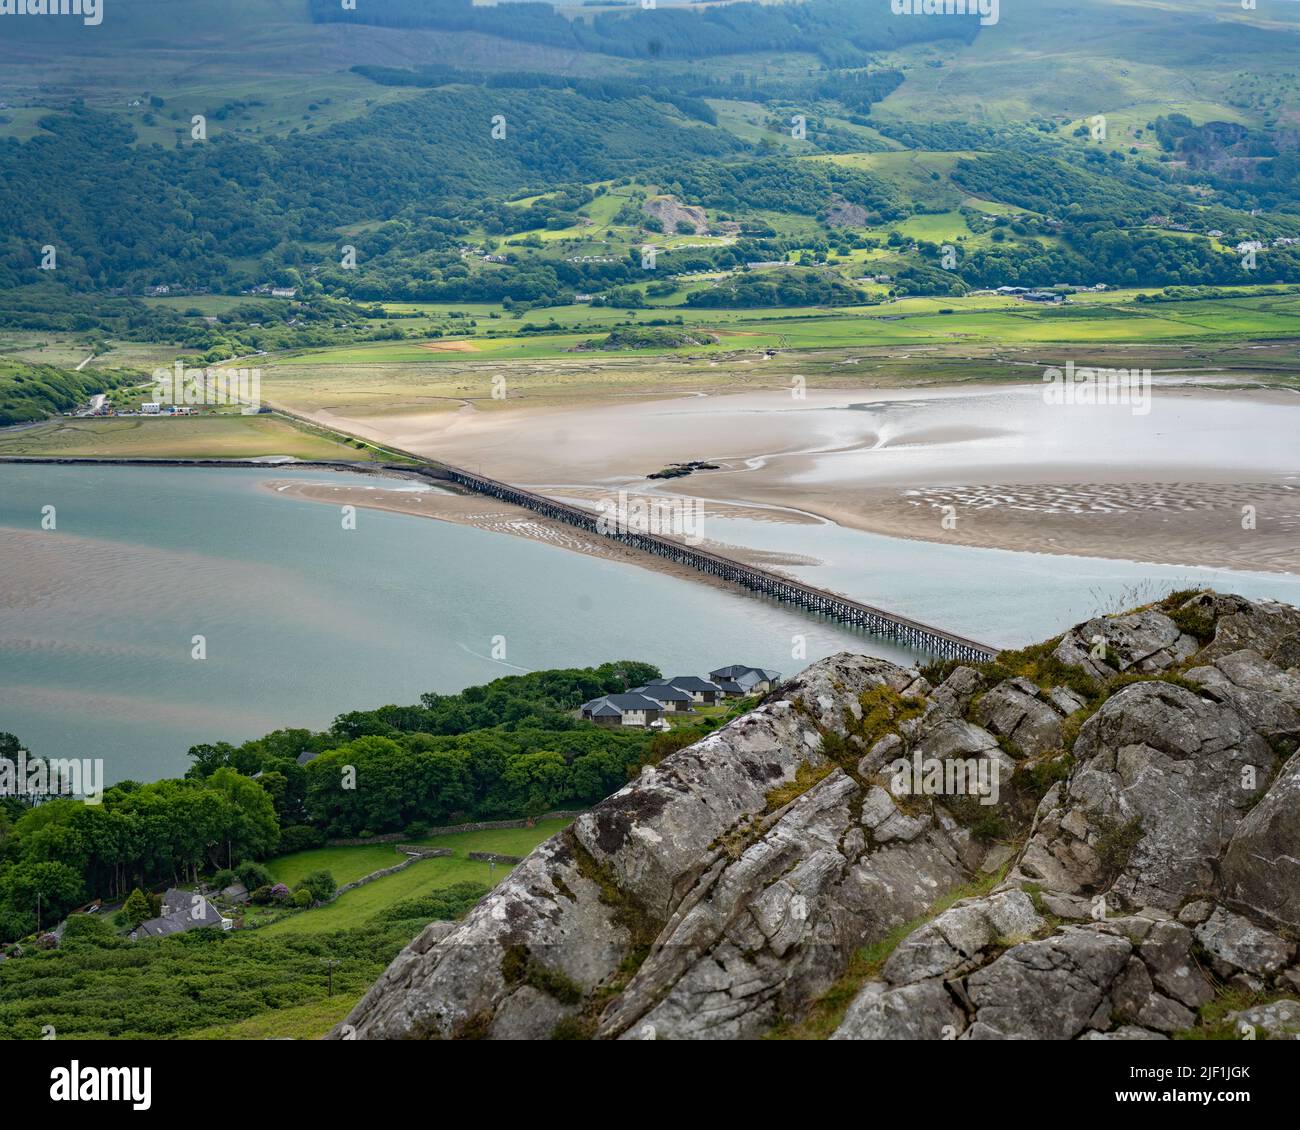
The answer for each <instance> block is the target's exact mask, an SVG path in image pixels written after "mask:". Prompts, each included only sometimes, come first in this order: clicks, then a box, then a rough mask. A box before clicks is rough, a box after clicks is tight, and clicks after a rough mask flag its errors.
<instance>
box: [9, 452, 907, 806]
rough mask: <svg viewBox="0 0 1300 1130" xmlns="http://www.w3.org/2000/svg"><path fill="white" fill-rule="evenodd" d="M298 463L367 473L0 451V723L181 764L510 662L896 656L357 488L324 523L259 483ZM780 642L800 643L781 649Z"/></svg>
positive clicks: (76, 748)
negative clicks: (86, 460) (11, 456)
mask: <svg viewBox="0 0 1300 1130" xmlns="http://www.w3.org/2000/svg"><path fill="white" fill-rule="evenodd" d="M300 477H301V478H307V479H310V480H311V481H313V482H331V481H338V482H340V483H344V484H346V485H349V486H355V485H357V483H358V482H359V481H367V480H359V479H358V477H357V476H355V475H349V474H346V473H337V474H334V473H329V472H322V471H316V470H313V471H306V470H298V471H294V470H290V469H288V468H284V467H275V468H273V469H268V470H260V469H242V468H215V469H213V468H199V467H157V468H154V467H120V466H119V467H109V466H105V467H88V466H55V465H42V466H35V465H30V466H18V465H8V466H0V731H8V732H11V733H14V734H17V735H18V737H19V738H20V739H21V741H22V742H23V743H24V745H25V746H26V747H27V748H29V749H30V750H31V751H32V752H33V753H34V754H37V755H40V756H47V757H74V756H75V757H102V758H104V761H105V778H106V780H108V781H110V782H111V781H114V780H121V779H123V778H131V779H136V780H152V779H156V778H158V777H164V776H172V775H177V774H179V773H181V772H183V771H184V770H185V768H186V767H187V766H188V764H189V761H188V759H187V757H186V750H187V749H188V748H189V747H190V746H191V745H194V744H198V743H201V742H212V741H218V740H225V741H240V740H244V739H247V738H250V737H258V736H260V735H262V734H264V733H267V732H269V731H270V730H274V729H278V728H283V727H291V726H294V727H296V726H302V727H311V728H324V727H327V726H328V725H329V724H330V722H331V721H332V720H333V718H334V717H335V716H336V715H337V714H340V713H343V712H345V711H349V710H359V709H368V708H373V707H377V706H381V705H383V704H385V703H412V702H416V701H417V700H418V698H419V696H420V694H422V693H423V692H425V691H438V692H443V693H447V692H452V691H456V690H460V689H461V688H463V687H465V686H469V685H473V684H476V683H484V682H488V681H490V680H492V679H495V678H500V677H501V676H503V675H510V674H518V673H520V672H521V671H529V670H536V669H541V668H548V667H582V666H587V665H589V664H598V663H604V662H607V661H609V660H615V659H640V660H645V661H647V662H650V663H654V664H656V665H658V666H659V667H660V668H661V669H662V670H663V671H664V673H665V674H670V675H677V674H687V673H689V674H704V673H706V672H707V671H709V670H711V669H713V668H716V667H721V666H724V665H726V664H730V663H748V664H753V665H757V666H763V667H769V668H775V669H776V670H778V671H782V672H786V673H790V672H793V671H795V670H798V669H800V668H802V667H803V666H805V665H806V663H807V662H811V661H812V660H814V659H817V658H821V657H822V656H825V655H829V654H832V653H834V652H836V651H841V650H845V649H851V650H859V651H861V650H867V649H869V650H871V651H872V652H873V653H875V654H879V655H884V656H886V657H889V658H895V659H900V660H902V661H904V662H906V661H909V660H910V658H911V657H910V656H909V655H908V654H907V653H904V652H902V651H899V650H898V649H895V648H891V647H890V646H888V645H885V644H876V643H873V642H871V641H868V640H866V639H865V638H864V637H862V636H860V635H858V634H856V633H852V632H849V631H846V630H842V629H839V628H837V627H835V626H834V625H831V624H828V623H825V622H820V621H816V620H811V619H809V618H807V617H804V616H802V615H800V614H798V613H797V612H795V611H794V610H792V609H785V608H783V607H781V606H779V605H775V604H770V603H766V602H763V601H759V600H754V599H751V598H748V597H745V596H742V595H740V594H733V593H730V592H724V591H720V590H718V589H715V588H711V587H709V586H706V585H701V584H696V583H694V582H691V581H686V580H681V579H678V578H675V577H669V576H664V575H661V574H658V573H656V572H653V571H651V570H649V569H644V568H640V567H637V566H633V565H627V564H624V563H616V562H609V561H602V560H600V559H597V558H593V557H588V556H584V555H581V554H576V553H572V552H569V551H567V550H563V549H559V548H555V547H552V546H547V545H542V544H538V543H536V542H533V541H529V540H527V539H524V538H518V537H512V536H509V535H505V534H499V533H492V532H487V531H483V530H477V529H474V528H472V527H468V526H461V525H453V524H451V523H447V522H439V521H430V520H429V519H425V518H419V517H408V516H406V515H401V514H393V513H385V512H381V511H375V510H364V509H363V510H359V511H358V512H357V515H356V528H355V529H351V530H349V529H344V528H343V527H344V524H343V521H342V516H341V513H340V510H339V508H338V507H332V506H327V505H322V504H320V503H316V502H310V501H305V500H298V499H294V498H290V497H287V496H280V495H277V494H275V493H273V492H270V491H267V490H266V489H265V488H264V487H263V486H262V485H261V484H263V483H264V482H266V481H267V480H270V479H276V480H285V479H293V478H300ZM376 481H377V480H376ZM385 485H388V486H395V487H399V488H400V487H404V486H409V487H411V489H419V488H417V487H416V486H415V484H410V483H407V482H405V481H403V480H389V481H388V482H387V483H386V484H385ZM51 506H52V507H53V508H54V510H53V521H54V527H55V528H54V529H45V528H42V516H43V513H48V511H44V510H43V508H45V507H51ZM46 524H48V521H47V523H46ZM800 636H802V637H803V642H802V644H800V641H799V640H798V639H797V637H800ZM196 637H202V639H201V641H196ZM200 648H201V651H200V650H199V649H200ZM800 648H802V649H803V650H806V659H804V658H799V659H795V658H792V651H795V650H796V649H800ZM198 654H202V655H203V656H204V657H203V658H195V657H194V656H195V655H198Z"/></svg>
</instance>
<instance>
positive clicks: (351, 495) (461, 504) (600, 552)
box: [262, 479, 818, 584]
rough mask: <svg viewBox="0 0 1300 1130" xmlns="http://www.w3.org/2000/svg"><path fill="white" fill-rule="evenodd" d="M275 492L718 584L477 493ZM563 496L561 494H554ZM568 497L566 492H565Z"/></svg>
mask: <svg viewBox="0 0 1300 1130" xmlns="http://www.w3.org/2000/svg"><path fill="white" fill-rule="evenodd" d="M262 485H263V486H264V487H265V488H267V489H268V490H272V491H275V492H276V493H277V494H285V495H290V496H292V497H294V498H303V499H308V500H309V501H312V502H323V503H330V504H332V505H336V506H360V507H368V508H369V509H372V510H388V511H391V512H393V513H397V514H414V515H417V516H419V517H423V518H435V519H438V520H440V521H443V522H456V523H458V524H459V525H464V526H474V527H475V528H476V529H480V530H488V531H491V532H493V533H502V534H513V535H514V536H515V537H524V538H528V539H530V540H532V541H538V542H542V543H544V544H547V545H555V546H559V547H560V548H562V549H571V550H573V551H574V552H576V553H585V554H587V556H589V557H599V558H603V559H605V560H608V561H621V562H626V563H628V564H632V565H640V566H642V567H644V568H650V569H657V570H659V571H660V572H664V573H669V574H671V575H673V576H677V577H684V578H688V579H690V580H692V581H706V582H707V583H710V584H721V582H715V581H713V580H712V579H711V578H709V577H707V576H705V574H703V573H699V572H697V571H696V570H694V569H687V568H683V567H681V566H677V565H674V564H673V563H672V562H670V561H667V560H665V559H663V558H660V557H655V556H653V555H652V554H648V553H641V552H639V551H638V550H634V549H630V548H628V547H627V546H624V545H622V544H620V543H619V542H616V541H611V540H610V539H608V538H603V537H598V536H595V535H592V534H588V533H586V532H585V531H583V530H579V529H576V528H574V527H573V526H569V525H567V524H565V523H564V522H556V521H553V520H552V519H550V518H544V517H542V516H540V515H538V514H534V513H533V512H532V511H531V510H525V509H524V508H523V507H520V506H512V505H510V504H509V503H506V502H498V501H497V500H496V499H490V498H482V497H479V496H477V495H468V494H453V493H451V492H450V491H442V490H409V489H407V490H403V489H385V488H383V487H366V486H336V485H334V484H332V483H312V482H303V481H301V480H294V479H289V480H277V479H273V480H269V481H268V482H266V483H263V484H262ZM556 493H557V494H558V493H561V492H558V491H557V492H556ZM565 493H567V492H565ZM728 512H729V513H730V514H731V515H732V516H738V515H745V516H749V515H753V514H758V513H761V512H760V511H758V510H756V509H753V508H748V507H737V506H733V507H729V508H728ZM692 544H697V545H699V546H700V548H702V549H710V550H714V551H715V552H718V553H725V554H726V555H727V556H729V557H733V558H735V559H737V560H739V561H744V562H747V563H748V564H751V565H758V566H764V567H773V566H781V565H815V564H817V563H818V562H817V559H816V558H814V557H805V556H802V555H798V554H788V553H772V552H765V551H762V550H756V549H751V548H749V547H746V546H738V545H728V544H724V543H721V542H715V541H711V540H709V539H707V538H704V539H702V540H699V541H697V542H693V543H692Z"/></svg>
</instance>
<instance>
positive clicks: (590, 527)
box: [400, 465, 997, 663]
mask: <svg viewBox="0 0 1300 1130" xmlns="http://www.w3.org/2000/svg"><path fill="white" fill-rule="evenodd" d="M400 469H401V470H403V471H406V472H408V473H409V472H410V471H412V470H415V472H416V473H417V474H421V475H425V476H427V477H429V478H432V479H441V480H444V481H450V482H453V483H455V484H457V485H458V486H461V487H464V488H465V489H466V490H471V491H473V492H474V493H476V494H484V495H488V496H489V497H491V498H497V499H500V500H501V501H502V502H509V503H512V504H513V505H515V506H522V507H524V508H525V509H527V510H531V511H533V512H534V513H536V514H541V515H542V516H543V517H546V518H552V519H554V520H555V521H557V522H564V523H565V524H566V525H570V526H574V527H576V528H578V529H581V530H586V531H587V532H589V533H592V534H596V535H598V536H601V537H608V538H612V539H613V540H615V541H617V542H619V543H620V544H622V545H626V546H629V547H631V548H632V549H639V550H641V551H642V552H644V553H653V554H654V555H655V556H656V557H663V558H665V559H666V560H669V561H672V562H674V563H676V564H678V565H685V566H687V567H688V568H692V569H696V570H698V571H699V572H701V573H705V574H707V575H708V576H711V577H717V578H718V579H719V580H723V581H728V582H730V583H731V584H734V585H739V586H740V587H741V588H745V589H748V590H749V591H750V592H756V593H760V594H762V595H764V596H768V597H771V598H772V599H774V600H779V601H781V602H783V603H785V604H791V605H794V606H795V607H797V608H802V609H804V610H805V611H808V612H812V613H816V614H818V615H821V616H825V617H827V618H828V619H831V620H835V621H837V622H838V623H841V624H845V625H847V626H849V627H853V628H859V629H861V630H862V631H865V632H867V633H869V634H870V635H873V636H878V637H880V638H882V639H887V640H890V641H891V642H894V643H897V644H901V645H902V646H904V647H909V648H912V649H913V650H916V651H921V652H926V653H928V654H930V655H934V656H938V657H939V658H942V659H958V660H966V661H968V662H976V663H978V662H981V661H983V660H986V659H992V658H993V656H994V655H996V654H997V649H996V648H993V647H989V646H988V645H987V644H982V643H979V642H978V641H976V640H972V639H967V638H966V637H965V636H959V635H955V634H954V633H952V632H946V631H944V630H943V629H941V628H934V627H931V626H930V625H929V624H922V623H920V622H919V621H916V620H912V619H909V618H908V617H906V616H898V615H895V614H893V613H890V612H886V611H884V610H883V609H880V608H874V607H872V606H871V605H869V604H862V603H861V602H859V601H856V600H849V599H848V598H847V597H843V596H839V595H837V594H835V593H831V592H826V591H825V590H824V589H819V588H815V587H813V586H812V585H805V584H802V583H800V582H799V581H794V580H791V579H790V578H788V577H782V576H780V575H779V574H776V573H769V572H768V571H767V570H765V569H756V568H754V567H753V566H751V565H745V564H742V563H741V562H739V561H733V560H732V559H730V558H728V557H722V556H720V555H718V554H716V553H709V552H708V551H706V550H702V549H696V548H695V547H693V546H689V545H683V544H682V543H681V542H678V541H674V540H673V539H672V538H666V537H660V536H659V535H657V534H651V533H641V532H638V531H632V530H608V529H605V528H603V526H604V524H605V523H602V522H601V515H598V514H594V513H592V512H591V511H589V510H584V509H582V508H581V507H578V506H571V505H569V504H568V503H565V502H560V501H558V500H556V499H554V498H548V497H546V496H545V495H541V494H534V493H533V492H532V491H527V490H523V489H521V488H520V487H516V486H511V485H510V484H509V483H502V482H498V481H497V480H495V479H489V478H486V477H484V476H482V475H475V474H471V473H470V472H469V471H463V470H461V469H459V468H457V467H448V466H445V465H443V466H440V467H428V466H426V467H420V468H411V467H402V468H400Z"/></svg>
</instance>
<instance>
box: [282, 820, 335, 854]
mask: <svg viewBox="0 0 1300 1130" xmlns="http://www.w3.org/2000/svg"><path fill="white" fill-rule="evenodd" d="M324 846H325V833H324V832H322V831H321V830H320V829H319V828H313V827H312V826H311V825H310V824H290V825H289V826H288V827H287V828H281V829H280V848H279V850H280V853H281V854H282V855H288V854H289V853H290V852H295V851H309V850H310V849H312V848H318V847H324Z"/></svg>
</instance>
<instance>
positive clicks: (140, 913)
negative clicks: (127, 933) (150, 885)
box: [122, 887, 153, 928]
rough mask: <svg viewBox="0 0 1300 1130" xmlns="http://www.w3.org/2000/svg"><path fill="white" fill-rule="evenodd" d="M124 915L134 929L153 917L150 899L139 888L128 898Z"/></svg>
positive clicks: (124, 907) (123, 911) (123, 910)
mask: <svg viewBox="0 0 1300 1130" xmlns="http://www.w3.org/2000/svg"><path fill="white" fill-rule="evenodd" d="M122 913H123V914H125V915H126V920H127V922H128V923H130V925H131V926H132V928H134V927H136V926H139V925H140V923H141V922H143V921H144V920H145V919H146V918H152V917H153V910H152V908H151V907H150V905H149V899H148V898H147V897H146V896H145V893H144V892H143V891H142V890H140V888H139V887H136V889H135V890H134V891H132V892H131V894H130V896H129V897H128V898H127V900H126V904H125V905H124V906H123V907H122Z"/></svg>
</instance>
